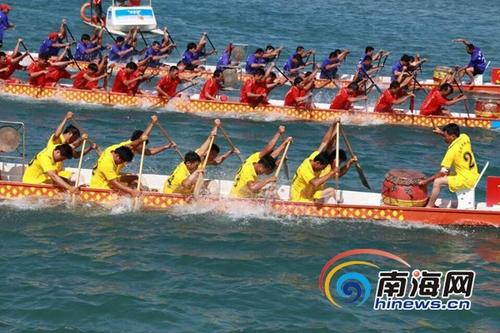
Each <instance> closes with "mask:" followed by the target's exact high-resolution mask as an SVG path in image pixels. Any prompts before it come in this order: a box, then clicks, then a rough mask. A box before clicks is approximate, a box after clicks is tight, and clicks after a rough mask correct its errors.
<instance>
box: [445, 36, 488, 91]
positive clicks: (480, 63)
mask: <svg viewBox="0 0 500 333" xmlns="http://www.w3.org/2000/svg"><path fill="white" fill-rule="evenodd" d="M453 41H454V42H457V43H460V42H461V43H464V45H465V49H466V51H467V53H468V54H470V61H469V63H468V64H467V66H465V67H463V68H461V69H460V71H459V73H460V76H463V75H464V74H466V75H467V76H468V77H469V78H470V82H469V83H468V84H470V85H474V76H476V75H480V74H483V73H484V71H485V70H486V67H487V66H488V65H487V62H486V58H485V57H484V55H483V52H482V51H481V49H480V48H479V47H477V46H476V45H474V44H472V43H471V42H469V41H467V40H466V39H463V38H458V39H454V40H453Z"/></svg>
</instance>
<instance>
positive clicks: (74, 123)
mask: <svg viewBox="0 0 500 333" xmlns="http://www.w3.org/2000/svg"><path fill="white" fill-rule="evenodd" d="M71 124H73V126H75V127H76V128H78V130H79V131H80V135H83V133H87V132H85V130H84V129H83V127H82V126H80V124H79V123H78V121H76V120H75V118H72V119H71ZM87 135H88V133H87ZM87 141H88V142H89V143H90V144H93V143H95V142H94V141H92V140H91V139H90V138H87ZM95 152H96V153H97V155H99V156H100V155H101V154H102V151H101V149H99V147H97V148H96V150H95Z"/></svg>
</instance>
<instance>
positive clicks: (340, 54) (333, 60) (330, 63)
mask: <svg viewBox="0 0 500 333" xmlns="http://www.w3.org/2000/svg"><path fill="white" fill-rule="evenodd" d="M348 54H349V50H347V49H345V50H343V51H341V50H339V49H337V50H335V51H333V52H331V53H330V55H329V56H328V58H326V59H325V60H324V61H323V63H322V64H321V73H320V75H319V77H320V79H326V80H332V79H335V78H336V77H337V72H338V70H339V67H340V65H342V63H343V61H344V60H345V58H346V57H347V55H348Z"/></svg>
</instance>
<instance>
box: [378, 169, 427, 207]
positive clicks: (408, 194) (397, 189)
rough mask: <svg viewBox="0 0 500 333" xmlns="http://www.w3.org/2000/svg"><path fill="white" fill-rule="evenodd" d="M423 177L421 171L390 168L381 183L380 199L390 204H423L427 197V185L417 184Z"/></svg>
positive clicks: (419, 205)
mask: <svg viewBox="0 0 500 333" xmlns="http://www.w3.org/2000/svg"><path fill="white" fill-rule="evenodd" d="M425 178H426V177H425V175H424V174H423V173H421V172H419V171H415V170H405V169H393V170H390V171H389V172H388V173H387V174H386V175H385V180H384V184H383V185H382V200H383V201H384V203H385V204H386V205H390V206H400V207H423V206H425V204H426V203H427V199H428V196H427V186H420V185H418V182H419V181H421V180H423V179H425Z"/></svg>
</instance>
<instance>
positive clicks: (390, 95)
mask: <svg viewBox="0 0 500 333" xmlns="http://www.w3.org/2000/svg"><path fill="white" fill-rule="evenodd" d="M401 90H402V89H401V84H400V83H399V82H398V81H392V82H391V85H390V86H389V89H387V90H386V91H384V93H383V94H382V95H380V97H379V99H378V101H377V104H376V105H375V109H374V111H375V112H381V113H382V112H386V113H395V112H396V111H394V109H393V108H392V106H393V105H399V104H402V103H404V102H405V101H406V100H407V99H408V98H410V97H412V96H413V97H415V95H414V94H412V93H404V92H402V91H401ZM402 93H403V94H404V95H403V96H401V94H402ZM400 96H401V97H400Z"/></svg>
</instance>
